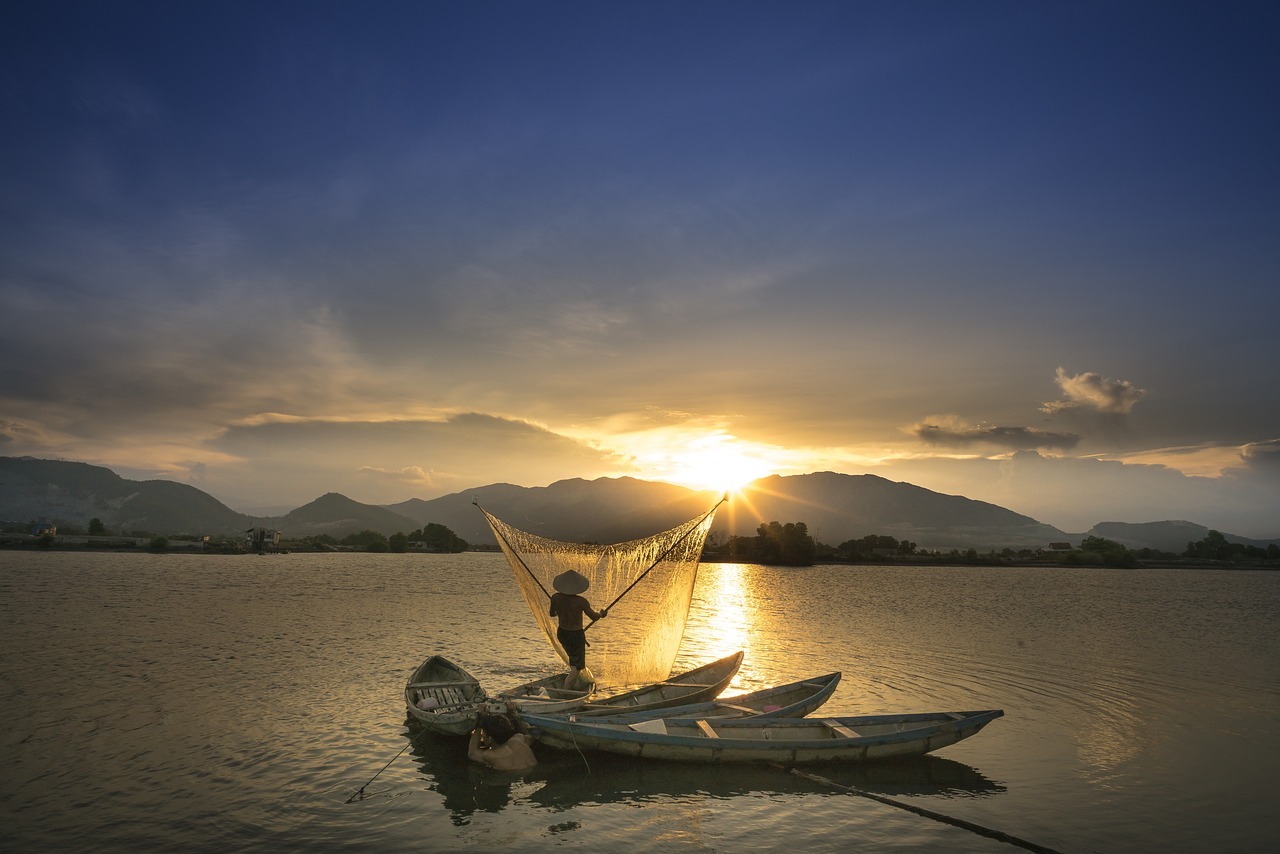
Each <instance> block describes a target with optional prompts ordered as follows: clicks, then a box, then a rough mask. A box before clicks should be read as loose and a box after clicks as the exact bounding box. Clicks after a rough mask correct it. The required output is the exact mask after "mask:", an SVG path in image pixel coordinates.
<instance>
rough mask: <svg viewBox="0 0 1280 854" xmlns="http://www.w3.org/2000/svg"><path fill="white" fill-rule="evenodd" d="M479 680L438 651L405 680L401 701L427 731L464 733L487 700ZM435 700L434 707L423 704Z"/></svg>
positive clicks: (469, 729) (410, 716)
mask: <svg viewBox="0 0 1280 854" xmlns="http://www.w3.org/2000/svg"><path fill="white" fill-rule="evenodd" d="M488 699H489V698H488V695H486V694H485V692H484V689H483V688H481V687H480V681H479V680H478V679H476V678H475V677H474V676H472V675H471V674H470V673H468V672H467V671H466V670H463V669H462V668H461V667H459V666H458V665H456V664H454V663H453V662H452V661H450V660H449V659H447V658H445V657H444V656H441V655H433V656H430V657H429V658H427V659H426V660H425V661H423V662H422V664H420V665H418V668H417V669H416V670H414V671H413V673H412V675H410V676H409V681H408V682H407V683H405V688H404V702H405V709H406V710H407V711H408V713H409V718H410V719H411V720H412V721H414V722H415V723H417V724H418V725H420V726H421V727H422V728H423V729H425V730H428V731H429V732H435V733H440V734H442V735H467V734H469V733H470V732H471V730H472V729H474V728H475V725H476V716H477V715H479V713H480V709H481V708H482V707H483V705H484V704H485V702H486V701H487V700H488ZM423 701H434V703H435V704H436V705H435V707H434V708H430V709H424V708H422V705H421V704H422V703H423Z"/></svg>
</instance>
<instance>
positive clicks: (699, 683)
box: [573, 650, 743, 717]
mask: <svg viewBox="0 0 1280 854" xmlns="http://www.w3.org/2000/svg"><path fill="white" fill-rule="evenodd" d="M742 655H743V653H742V651H741V650H739V651H738V652H735V653H734V654H733V655H726V656H725V657H724V658H721V659H719V660H717V661H713V662H711V663H710V664H704V665H702V666H701V667H695V668H694V669H693V670H689V671H687V672H685V673H681V674H679V675H678V676H672V677H670V678H668V679H666V680H664V681H662V682H655V683H654V684H652V685H646V686H644V687H643V688H636V689H634V690H631V691H624V692H623V693H621V694H613V695H611V696H607V697H601V698H599V699H596V700H592V701H591V702H590V703H584V704H583V705H582V706H581V707H580V708H578V709H577V710H575V711H574V712H573V714H574V715H577V716H578V717H583V716H595V715H613V714H618V713H621V712H646V711H650V710H652V709H662V708H666V707H668V706H683V705H686V704H688V703H700V702H703V701H705V700H710V699H713V698H715V697H718V696H720V692H721V691H723V690H724V689H725V688H727V687H728V686H729V683H730V682H732V681H733V677H734V676H735V675H736V674H737V672H738V668H739V667H741V666H742Z"/></svg>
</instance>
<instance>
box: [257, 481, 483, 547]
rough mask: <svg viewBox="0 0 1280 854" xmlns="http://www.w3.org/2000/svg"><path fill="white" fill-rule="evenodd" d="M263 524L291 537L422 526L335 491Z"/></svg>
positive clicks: (404, 530)
mask: <svg viewBox="0 0 1280 854" xmlns="http://www.w3.org/2000/svg"><path fill="white" fill-rule="evenodd" d="M261 524H262V527H267V528H271V529H273V530H277V531H280V532H282V533H283V534H284V535H285V536H287V537H288V538H289V539H291V540H300V539H302V538H303V537H310V536H316V535H319V534H328V535H329V536H331V537H334V538H336V539H342V538H343V537H345V536H347V535H348V534H357V533H359V532H361V531H377V532H379V533H381V534H384V535H386V536H390V535H391V534H394V533H396V532H400V533H404V534H407V533H409V532H410V531H413V530H414V529H416V528H421V527H422V525H421V524H420V523H415V522H414V521H413V520H412V519H410V518H409V517H407V516H402V515H401V514H399V513H395V512H392V511H391V510H388V509H387V508H385V507H375V506H373V505H370V504H361V503H360V502H359V501H352V500H351V499H350V498H347V497H346V496H345V495H339V494H338V493H336V492H330V493H327V494H325V495H322V496H320V497H319V498H317V499H316V500H315V501H312V502H311V503H310V504H304V505H303V506H301V507H299V508H298V509H297V510H293V511H290V512H289V513H287V514H285V515H284V516H276V517H268V518H265V519H263V520H262V523H261ZM463 539H466V538H465V537H464V538H463Z"/></svg>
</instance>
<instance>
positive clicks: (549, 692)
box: [498, 673, 596, 715]
mask: <svg viewBox="0 0 1280 854" xmlns="http://www.w3.org/2000/svg"><path fill="white" fill-rule="evenodd" d="M564 679H565V674H563V673H557V674H555V675H554V676H545V677H543V678H542V679H535V680H533V681H532V682H526V683H525V684H523V685H518V686H516V687H515V688H511V689H508V690H506V691H500V692H499V693H498V699H499V700H501V701H502V702H504V703H506V704H508V705H510V706H513V707H514V708H515V709H516V710H517V711H520V712H533V713H535V714H540V715H552V714H557V713H560V712H567V711H570V710H572V709H577V708H578V707H579V706H581V705H582V704H583V703H585V702H586V701H587V698H588V697H590V696H591V692H592V691H594V690H595V687H596V686H595V685H594V684H593V683H590V682H588V683H587V684H586V687H583V688H565V687H564Z"/></svg>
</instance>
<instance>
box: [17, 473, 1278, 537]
mask: <svg viewBox="0 0 1280 854" xmlns="http://www.w3.org/2000/svg"><path fill="white" fill-rule="evenodd" d="M719 498H720V494H719V493H716V492H699V491H696V490H691V489H685V488H684V487H680V486H673V485H671V484H667V483H656V482H652V481H644V480H636V479H634V478H629V477H622V478H600V479H598V480H591V481H588V480H582V479H576V478H575V479H570V480H562V481H557V482H556V483H553V484H551V485H550V486H545V487H523V486H514V485H512V484H509V483H496V484H491V485H489V486H483V487H478V488H476V489H471V490H467V491H465V492H458V493H454V494H452V495H446V496H442V497H440V498H435V499H432V500H429V501H425V500H422V499H417V498H415V499H410V500H409V501H404V502H401V503H399V504H392V505H387V506H382V507H379V506H374V505H369V504H361V503H360V502H357V501H352V500H351V499H350V498H347V497H346V496H343V495H340V494H338V493H329V494H327V495H323V496H321V497H320V498H317V499H316V500H315V501H312V502H311V503H310V504H307V505H304V506H302V507H299V508H297V509H296V510H293V511H291V512H289V513H287V514H285V515H283V516H270V517H255V516H248V515H245V514H241V513H237V512H235V511H233V510H231V509H230V508H228V507H227V506H226V505H224V504H222V503H221V502H219V501H217V500H216V499H214V498H213V497H212V496H210V495H208V494H207V493H204V492H201V491H200V490H198V489H196V488H194V487H191V486H187V485H184V484H179V483H174V482H172V481H166V480H148V481H132V480H125V479H124V478H121V477H120V476H119V475H117V474H115V473H114V472H112V471H111V470H110V469H106V468H102V467H100V466H93V465H89V464H87V463H76V462H64V461H60V460H38V459H32V458H30V457H21V458H18V457H0V520H10V521H16V522H27V521H31V520H41V519H44V520H49V521H51V522H54V523H55V524H58V525H60V526H67V527H71V526H74V527H78V528H81V529H84V528H87V527H88V524H89V520H90V519H92V518H94V517H97V518H99V519H101V520H102V521H103V523H104V524H105V525H106V526H107V528H108V529H109V530H112V531H133V530H140V531H148V532H152V533H158V534H168V535H173V534H180V533H190V534H215V535H234V534H240V533H242V532H243V531H244V530H245V529H246V528H252V527H267V528H272V529H275V530H279V531H281V532H283V534H284V536H285V537H286V538H287V539H301V538H302V537H305V536H309V535H315V534H328V535H330V536H333V537H336V538H338V539H341V538H342V537H344V536H346V535H347V534H351V533H356V532H359V531H362V530H372V531H378V532H379V533H382V534H384V535H391V534H394V533H396V532H404V533H409V532H410V531H413V530H414V529H416V528H421V527H423V526H424V525H427V524H431V523H435V524H439V525H444V526H445V527H447V528H449V529H450V530H452V531H453V532H454V533H455V534H457V535H458V536H460V537H462V538H463V539H464V540H467V541H468V542H470V543H473V544H494V542H495V541H494V538H493V533H492V532H491V531H490V530H489V527H488V525H487V524H486V523H485V521H484V516H483V515H482V514H481V513H480V511H479V510H478V509H477V508H476V506H475V504H476V503H479V504H480V505H481V506H483V507H484V508H485V509H486V510H488V511H489V512H491V513H493V514H494V515H495V516H497V517H499V518H500V519H502V520H503V521H505V522H507V523H509V524H511V525H514V526H515V527H517V528H520V529H522V530H525V531H529V532H530V533H535V534H541V535H543V536H547V537H551V538H554V539H558V540H567V541H571V542H600V543H616V542H624V541H626V540H633V539H638V538H640V537H644V536H648V535H649V534H652V533H655V532H657V531H662V530H665V529H667V528H671V527H674V526H675V525H678V524H680V523H681V522H684V521H686V520H688V519H692V518H694V517H696V516H697V515H699V514H700V513H702V512H704V511H705V510H706V509H707V508H709V507H710V506H711V505H712V504H713V503H714V502H715V501H717V500H718V499H719ZM768 522H781V523H783V524H785V523H787V522H804V523H805V524H806V525H807V526H808V529H809V533H810V534H812V535H813V536H814V538H815V539H818V540H820V541H821V542H824V543H828V544H830V545H839V544H840V543H842V542H845V541H846V540H851V539H858V538H861V537H864V536H866V535H868V534H883V535H889V536H892V537H894V538H896V539H900V540H910V541H912V542H914V543H916V544H917V545H918V546H920V547H921V548H928V549H942V550H947V549H952V548H957V549H967V548H976V549H978V550H979V551H987V550H990V549H993V548H995V549H999V548H1004V547H1010V548H1036V547H1041V546H1045V545H1047V544H1048V543H1050V542H1071V543H1073V544H1076V545H1079V542H1080V540H1081V539H1082V538H1083V537H1084V536H1088V535H1092V536H1098V537H1105V538H1106V539H1110V540H1115V541H1117V542H1119V543H1122V544H1124V545H1126V546H1129V547H1130V548H1135V549H1137V548H1143V547H1150V548H1156V549H1160V550H1161V551H1169V552H1174V553H1181V552H1182V551H1184V550H1185V549H1186V547H1187V543H1188V542H1193V541H1198V540H1201V539H1203V538H1204V536H1205V534H1206V533H1208V530H1209V529H1208V528H1205V527H1204V526H1202V525H1196V524H1193V523H1191V522H1144V523H1126V522H1103V523H1099V524H1098V525H1095V526H1094V527H1093V528H1092V529H1090V530H1089V531H1088V532H1087V534H1067V533H1063V532H1062V531H1060V530H1058V529H1057V528H1055V527H1053V526H1051V525H1046V524H1044V523H1042V522H1038V521H1036V520H1035V519H1032V518H1031V517H1030V516H1023V515H1022V514H1020V513H1015V512H1013V511H1012V510H1008V509H1006V508H1004V507H999V506H997V505H995V504H989V503H987V502H985V501H975V500H973V499H969V498H964V497H963V496H959V495H944V494H942V493H938V492H933V491H931V490H928V489H924V488H922V487H919V486H914V485H912V484H909V483H898V482H895V481H891V480H886V479H884V478H882V477H876V476H875V475H848V474H837V473H834V472H818V473H814V474H805V475H794V476H790V477H783V476H779V475H775V476H773V477H767V478H762V479H761V480H757V481H756V482H755V483H753V484H751V485H750V486H749V487H747V488H746V489H745V490H743V491H742V492H741V493H740V494H737V495H735V497H733V498H732V499H731V500H730V501H729V503H728V504H727V505H725V506H722V507H721V508H720V510H719V512H718V513H717V515H716V523H715V526H714V528H713V529H712V530H713V532H714V533H716V534H719V535H721V536H725V535H728V534H736V535H740V536H751V535H754V534H755V532H756V529H757V528H758V527H759V526H760V524H761V523H768ZM1222 533H1223V534H1224V536H1226V538H1227V539H1228V540H1230V541H1231V542H1239V543H1245V544H1246V545H1259V546H1266V545H1268V544H1270V543H1273V542H1275V543H1280V540H1251V539H1247V538H1245V537H1239V536H1236V535H1233V534H1229V533H1227V532H1225V531H1224V532H1222Z"/></svg>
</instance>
